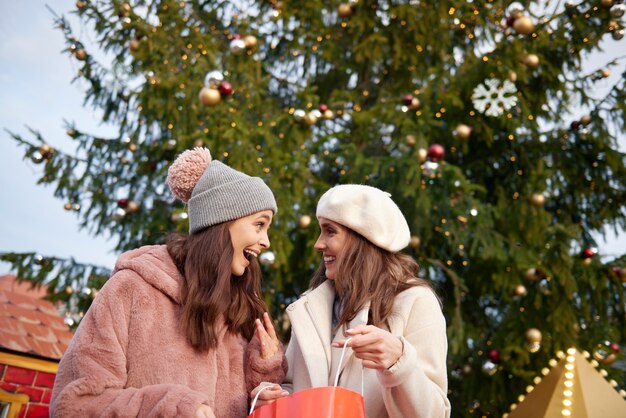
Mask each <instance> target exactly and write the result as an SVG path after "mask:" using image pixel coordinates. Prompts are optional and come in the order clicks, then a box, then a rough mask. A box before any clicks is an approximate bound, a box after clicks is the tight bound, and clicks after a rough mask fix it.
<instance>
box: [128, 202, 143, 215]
mask: <svg viewBox="0 0 626 418" xmlns="http://www.w3.org/2000/svg"><path fill="white" fill-rule="evenodd" d="M139 209H140V206H139V203H137V202H135V201H134V200H131V201H130V202H128V206H126V213H135V212H139Z"/></svg>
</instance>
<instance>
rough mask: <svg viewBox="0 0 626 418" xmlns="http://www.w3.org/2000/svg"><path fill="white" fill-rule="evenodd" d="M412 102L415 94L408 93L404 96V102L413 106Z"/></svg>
mask: <svg viewBox="0 0 626 418" xmlns="http://www.w3.org/2000/svg"><path fill="white" fill-rule="evenodd" d="M412 102H413V95H412V94H408V93H407V94H405V95H404V97H403V98H402V103H404V104H405V105H406V106H411V103H412Z"/></svg>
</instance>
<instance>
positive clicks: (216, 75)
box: [204, 71, 224, 88]
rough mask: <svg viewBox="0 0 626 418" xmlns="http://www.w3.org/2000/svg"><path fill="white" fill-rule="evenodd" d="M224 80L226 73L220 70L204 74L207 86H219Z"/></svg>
mask: <svg viewBox="0 0 626 418" xmlns="http://www.w3.org/2000/svg"><path fill="white" fill-rule="evenodd" d="M222 81H224V74H222V73H221V72H219V71H209V72H208V73H207V74H206V75H205V76H204V85H205V86H207V87H212V88H217V86H219V85H220V83H221V82H222Z"/></svg>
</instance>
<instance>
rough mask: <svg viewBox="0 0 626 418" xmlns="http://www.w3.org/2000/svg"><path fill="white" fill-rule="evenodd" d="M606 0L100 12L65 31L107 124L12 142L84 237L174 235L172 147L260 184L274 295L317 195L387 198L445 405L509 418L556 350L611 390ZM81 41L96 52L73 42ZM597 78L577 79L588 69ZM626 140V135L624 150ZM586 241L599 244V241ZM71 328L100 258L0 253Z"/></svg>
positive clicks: (299, 259) (614, 144) (98, 4)
mask: <svg viewBox="0 0 626 418" xmlns="http://www.w3.org/2000/svg"><path fill="white" fill-rule="evenodd" d="M625 9H626V6H625V5H624V4H623V2H622V1H621V0H600V1H593V0H592V1H580V2H575V3H567V4H565V5H562V4H560V3H557V4H552V2H550V1H548V2H542V3H541V5H537V4H534V3H531V2H527V1H525V2H515V3H509V2H501V1H470V0H466V1H453V2H447V3H445V4H443V3H441V4H440V3H437V2H434V3H433V2H425V1H420V0H404V1H402V0H398V1H384V0H379V1H373V0H358V1H357V0H352V1H348V2H345V3H341V2H339V1H333V2H321V1H308V2H299V1H256V2H255V1H245V0H240V1H235V2H224V1H209V0H207V1H188V2H175V1H169V0H155V1H150V2H146V1H141V0H138V1H132V2H122V1H105V0H101V1H95V0H93V1H91V0H79V1H77V2H76V10H75V11H74V13H76V16H77V17H78V19H79V21H80V22H81V29H80V30H76V29H75V28H72V27H71V25H70V23H69V21H68V20H67V19H65V18H64V17H59V18H58V19H57V21H56V24H57V25H58V27H59V29H60V30H61V31H63V33H64V35H65V38H66V41H67V48H66V53H67V54H68V56H69V58H70V59H72V60H75V61H76V62H77V64H78V68H79V71H78V74H77V81H78V82H80V83H81V85H83V86H85V88H86V91H85V104H86V106H89V107H92V108H94V109H96V110H98V111H100V112H101V114H102V121H103V123H105V124H107V125H110V126H113V127H115V132H116V134H115V135H113V136H111V137H103V136H99V135H94V134H91V133H90V132H87V131H86V130H83V128H81V122H80V121H75V122H70V123H69V124H68V126H67V135H68V141H69V142H72V143H73V144H74V145H75V147H76V152H75V153H65V152H62V151H60V150H58V149H54V148H53V147H51V146H50V145H48V144H47V142H46V138H45V137H44V136H43V135H41V134H40V133H39V132H37V131H36V123H34V125H35V126H34V127H33V128H34V129H33V130H32V135H22V134H18V133H11V137H12V138H13V139H14V140H15V141H16V142H17V144H19V146H22V147H23V149H24V152H25V156H26V157H27V158H28V159H29V160H30V161H32V163H33V164H38V165H39V167H38V168H41V179H40V183H42V184H47V185H53V186H54V187H55V195H56V196H57V197H58V198H59V199H60V200H61V203H60V204H63V205H65V208H66V209H67V210H70V211H76V212H77V214H78V216H79V219H80V223H81V226H82V227H84V228H87V229H89V230H90V231H92V232H93V233H94V234H111V235H113V236H114V237H116V238H117V244H116V250H117V251H119V252H121V251H124V250H128V249H131V248H135V247H138V246H141V245H145V244H155V243H162V242H163V241H164V239H165V237H166V236H167V234H168V233H169V232H171V231H173V230H179V231H186V230H187V228H188V224H187V220H186V219H187V216H186V212H185V207H184V206H183V205H182V204H181V203H180V202H177V201H175V200H174V199H173V197H172V196H171V195H170V193H169V190H168V189H167V186H166V183H165V176H166V174H167V168H168V166H169V164H170V163H171V162H172V160H173V159H174V158H175V156H176V155H177V154H179V153H180V152H182V151H184V150H186V149H189V148H192V147H196V146H206V147H208V148H209V149H211V151H212V153H213V156H214V158H215V159H219V160H222V161H224V162H226V163H227V164H229V165H230V166H232V167H234V168H236V169H240V170H242V171H244V172H246V173H249V174H251V175H256V176H260V177H262V178H263V179H264V180H265V181H266V182H267V183H268V184H269V185H270V187H271V188H272V190H274V192H275V195H276V199H277V202H278V206H279V208H280V209H279V214H278V216H277V217H276V218H275V220H274V222H273V226H272V230H271V235H270V238H271V241H272V248H271V251H268V252H266V253H264V255H263V256H262V257H261V258H260V261H261V263H262V265H263V269H264V290H265V298H266V301H267V303H268V305H269V306H271V309H272V315H273V317H274V318H275V319H277V323H278V324H279V326H280V327H282V329H281V331H282V332H283V333H284V335H288V333H287V327H288V324H286V323H285V322H283V319H284V316H283V314H282V313H283V310H284V308H285V306H286V305H287V304H288V303H290V302H291V301H293V300H294V299H295V298H297V297H298V295H299V294H301V293H302V292H303V291H304V290H306V288H307V286H308V280H309V278H310V277H311V274H312V272H313V271H314V270H315V268H316V267H317V265H318V264H319V261H320V256H319V254H316V252H315V251H314V250H313V243H314V241H315V239H316V237H317V233H318V230H317V227H316V225H315V221H314V219H315V205H316V202H317V199H318V198H319V197H320V196H321V194H322V193H323V192H324V191H325V190H327V189H328V188H330V187H332V186H333V185H335V184H339V183H363V184H369V185H373V186H376V187H379V188H381V189H383V190H386V191H388V192H390V193H391V194H392V195H393V198H394V200H395V201H396V202H397V203H398V204H399V206H400V207H401V209H402V210H403V212H404V213H405V215H406V217H407V220H408V221H409V226H410V228H411V231H412V234H413V237H412V239H411V245H410V247H409V248H407V250H406V252H407V253H408V254H410V255H412V256H413V257H415V258H416V259H417V260H418V262H419V263H420V266H421V275H422V276H423V277H425V278H427V279H429V280H431V281H432V283H433V285H434V287H435V288H436V289H437V292H438V293H439V295H440V296H441V298H442V302H443V305H444V312H445V315H446V317H447V321H448V337H449V345H450V347H449V353H448V358H449V364H448V367H449V375H450V376H449V384H450V392H449V396H450V399H451V400H452V403H453V416H487V415H489V416H500V415H502V414H503V413H505V412H507V411H508V408H509V405H510V404H511V403H514V402H516V399H517V395H518V394H519V393H522V392H523V391H524V390H525V388H526V387H527V386H528V385H529V382H532V379H533V378H534V377H535V376H536V375H537V373H538V371H539V370H541V369H542V367H544V365H545V364H546V363H547V362H548V361H549V360H550V359H551V358H553V357H554V353H556V352H557V351H559V350H566V349H568V348H569V347H572V346H573V347H577V348H579V349H580V350H581V351H589V352H591V353H592V355H593V356H594V358H596V360H597V361H598V362H600V363H602V364H603V366H604V367H605V368H606V370H607V373H608V376H609V377H610V378H611V379H613V380H614V381H615V382H616V385H617V390H622V392H621V393H622V394H623V395H626V392H624V391H623V388H624V387H625V386H624V385H626V372H625V371H624V369H623V368H622V369H620V368H618V367H614V366H615V364H617V363H614V362H615V360H616V359H619V357H620V356H621V354H620V351H619V350H620V345H621V346H624V344H625V343H626V297H625V294H624V291H625V288H626V285H625V283H626V255H623V256H621V257H617V258H614V259H611V260H606V259H605V258H602V257H601V256H602V248H598V246H597V243H596V242H595V240H594V236H597V233H599V232H601V231H603V229H604V228H605V227H606V226H610V227H614V228H617V229H620V228H621V229H623V228H624V227H626V160H625V157H626V155H625V154H624V153H621V152H620V151H619V149H618V141H619V140H620V139H622V140H623V139H624V134H623V132H624V128H625V123H624V121H625V120H626V118H625V113H626V89H625V77H626V74H623V75H622V76H621V77H620V78H618V79H617V81H616V82H615V83H614V85H612V86H611V87H610V88H609V89H608V90H607V91H606V92H605V93H604V94H602V95H600V96H598V95H597V94H595V92H596V89H597V87H598V85H599V83H602V82H604V81H606V80H607V78H608V77H609V75H610V74H611V69H612V68H614V67H613V66H615V65H617V64H619V62H598V63H587V65H585V66H583V64H585V63H586V62H587V61H588V59H589V56H590V54H592V53H593V52H595V51H598V50H599V49H600V47H601V42H602V41H603V39H605V38H613V39H616V40H619V39H621V38H622V37H623V36H624V21H623V20H622V16H623V14H624V11H625ZM87 32H88V33H89V34H90V35H89V36H90V37H91V38H92V39H95V43H89V42H87V40H86V39H81V37H80V36H79V35H77V33H80V34H81V35H84V34H85V33H87ZM589 66H590V67H591V68H592V69H591V70H588V69H583V68H589ZM620 135H621V137H620ZM594 234H595V235H594ZM0 259H1V260H4V261H8V262H10V263H12V266H13V269H14V270H15V272H16V273H17V274H18V275H19V276H20V277H23V278H26V279H28V280H31V281H33V282H35V283H46V284H47V285H48V289H49V290H50V292H51V294H50V298H51V299H52V300H56V301H59V303H64V304H65V309H66V311H67V313H66V314H67V318H68V322H70V323H76V322H78V321H79V320H80V317H81V315H82V314H83V313H84V312H85V311H86V309H87V308H88V306H89V303H90V302H91V300H92V299H93V297H94V296H95V295H96V294H97V290H98V289H99V288H100V287H101V286H102V285H103V283H104V282H105V281H106V279H107V277H108V274H109V273H110V270H111V268H112V266H93V265H88V264H81V263H80V262H77V261H75V260H73V259H62V258H57V257H54V255H46V256H42V255H38V254H36V253H3V254H1V256H0Z"/></svg>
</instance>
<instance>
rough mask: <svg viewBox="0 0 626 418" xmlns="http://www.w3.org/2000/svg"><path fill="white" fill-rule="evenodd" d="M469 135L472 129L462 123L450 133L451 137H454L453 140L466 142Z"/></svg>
mask: <svg viewBox="0 0 626 418" xmlns="http://www.w3.org/2000/svg"><path fill="white" fill-rule="evenodd" d="M471 134H472V127H471V126H468V125H465V124H463V123H460V124H459V125H457V127H456V128H454V131H452V135H454V137H455V138H458V139H461V140H463V141H465V140H467V139H468V138H469V137H470V135H471Z"/></svg>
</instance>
